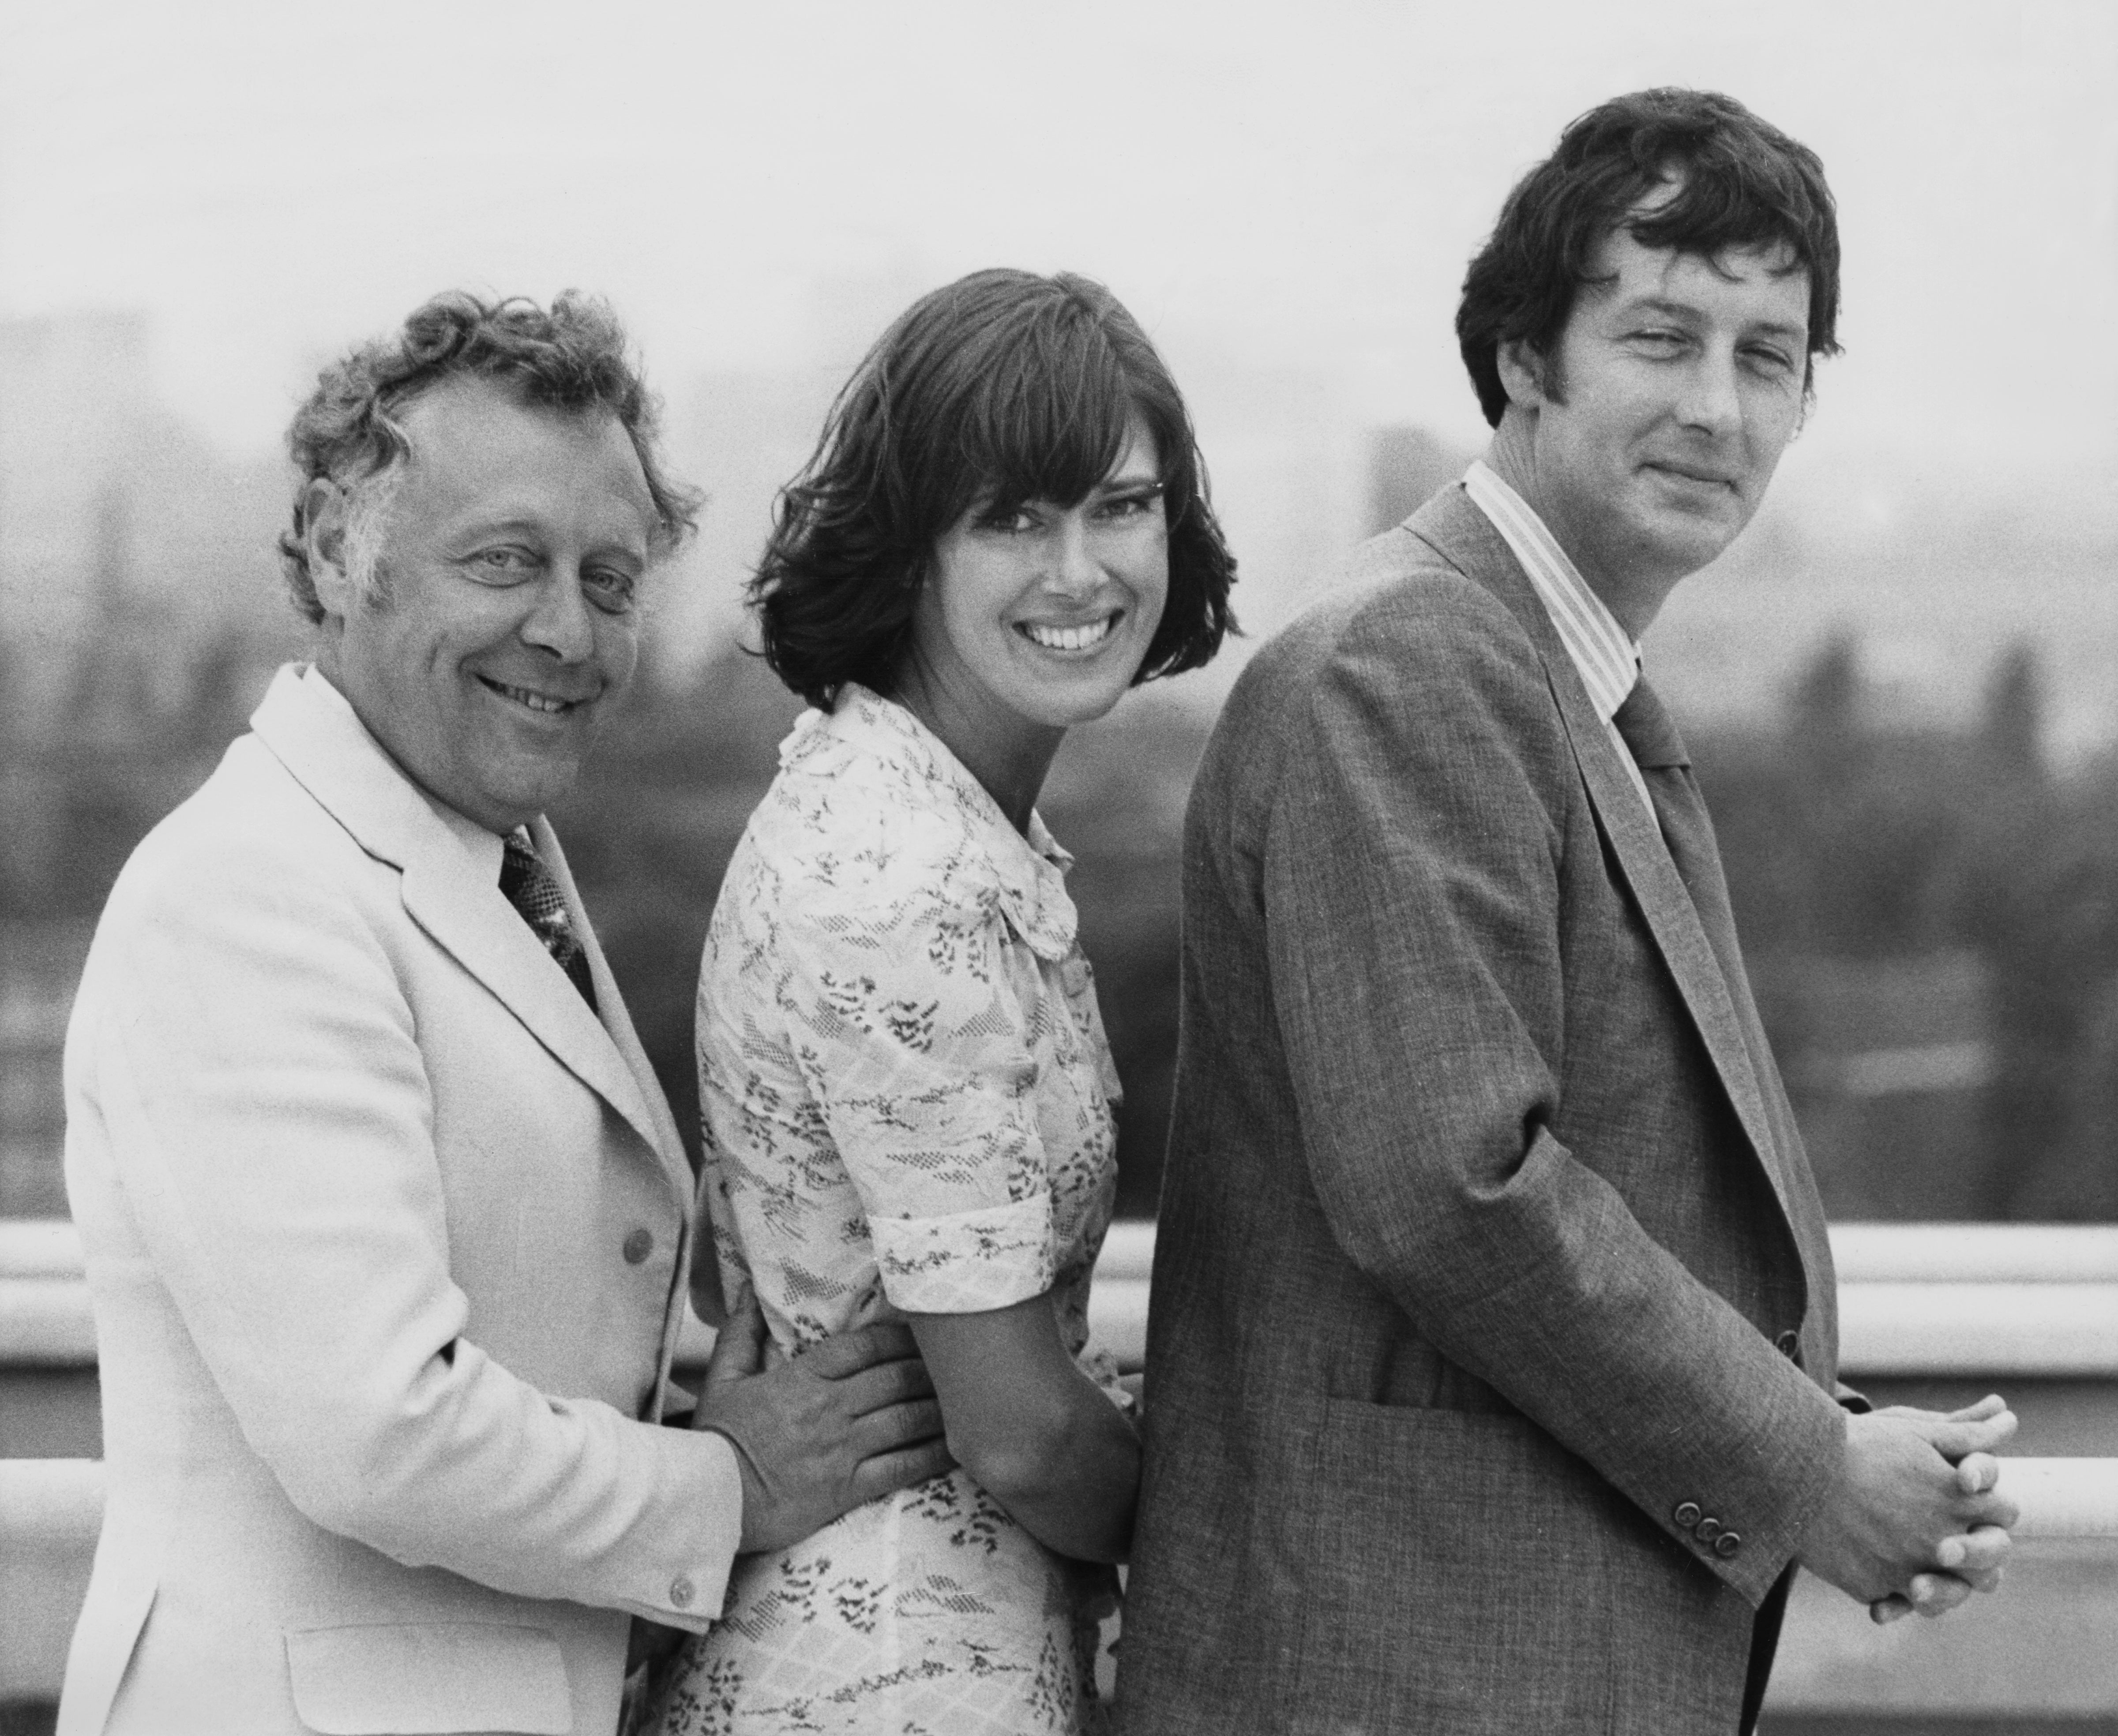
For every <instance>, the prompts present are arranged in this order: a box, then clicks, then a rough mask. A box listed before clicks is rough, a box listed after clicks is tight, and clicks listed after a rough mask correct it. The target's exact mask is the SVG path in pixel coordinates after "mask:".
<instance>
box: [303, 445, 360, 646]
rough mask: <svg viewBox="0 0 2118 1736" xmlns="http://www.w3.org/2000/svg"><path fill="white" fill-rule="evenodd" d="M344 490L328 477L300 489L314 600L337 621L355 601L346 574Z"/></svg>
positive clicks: (315, 479) (306, 550) (345, 614)
mask: <svg viewBox="0 0 2118 1736" xmlns="http://www.w3.org/2000/svg"><path fill="white" fill-rule="evenodd" d="M345 519H346V499H345V489H343V488H341V487H339V485H338V484H337V483H336V482H333V481H332V480H331V478H329V477H327V476H319V477H314V478H311V479H310V481H309V482H308V484H307V485H306V486H304V487H303V490H302V547H303V551H304V552H306V553H307V554H308V560H309V582H310V583H311V584H314V585H315V586H316V588H317V601H318V602H319V603H321V604H322V605H323V606H324V612H325V613H326V615H335V616H337V617H338V618H339V619H340V621H343V620H345V617H346V616H348V615H349V614H351V613H352V612H353V606H354V602H355V601H356V599H355V598H354V594H353V582H352V580H351V579H348V578H347V577H346V572H345Z"/></svg>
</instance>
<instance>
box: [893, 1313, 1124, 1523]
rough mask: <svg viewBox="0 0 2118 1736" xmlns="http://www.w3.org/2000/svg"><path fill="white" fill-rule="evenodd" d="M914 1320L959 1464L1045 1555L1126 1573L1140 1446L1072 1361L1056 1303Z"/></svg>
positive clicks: (1114, 1409) (918, 1316) (916, 1316)
mask: <svg viewBox="0 0 2118 1736" xmlns="http://www.w3.org/2000/svg"><path fill="white" fill-rule="evenodd" d="M909 1318H910V1321H911V1325H912V1336H913V1337H914V1338H915V1339H917V1340H918V1344H919V1354H920V1355H921V1356H923V1358H924V1359H925V1360H926V1363H927V1373H928V1374H930V1375H932V1377H933V1381H934V1391H935V1394H936V1397H938V1398H939V1399H940V1400H941V1421H942V1425H943V1427H944V1428H945V1429H946V1431H947V1434H948V1440H949V1451H950V1452H951V1453H952V1454H954V1455H955V1459H956V1461H957V1462H958V1463H959V1464H960V1465H961V1466H963V1467H964V1470H966V1471H969V1472H970V1474H971V1475H973V1476H974V1477H976V1478H977V1479H978V1481H979V1482H980V1483H981V1484H983V1485H984V1486H985V1488H986V1489H987V1491H988V1492H989V1493H990V1494H992V1497H993V1498H994V1499H995V1500H997V1501H998V1502H999V1503H1000V1504H1001V1506H1002V1507H1006V1509H1007V1510H1008V1512H1009V1513H1010V1514H1011V1515H1012V1516H1013V1517H1014V1518H1015V1521H1016V1522H1017V1523H1018V1524H1020V1526H1022V1527H1023V1529H1024V1530H1025V1531H1028V1532H1029V1534H1030V1535H1032V1536H1033V1537H1034V1538H1036V1539H1037V1540H1038V1542H1040V1543H1042V1544H1045V1545H1046V1546H1047V1548H1050V1549H1056V1550H1057V1551H1058V1552H1059V1554H1061V1555H1071V1556H1072V1557H1074V1558H1075V1559H1077V1560H1080V1561H1123V1560H1124V1559H1125V1558H1126V1551H1127V1550H1128V1549H1131V1546H1132V1517H1133V1503H1134V1502H1135V1499H1136V1498H1137V1497H1138V1495H1139V1493H1140V1437H1139V1436H1138V1434H1135V1432H1134V1429H1133V1425H1132V1424H1131V1421H1130V1420H1128V1419H1127V1418H1126V1415H1125V1413H1124V1412H1123V1411H1120V1410H1119V1409H1118V1407H1117V1406H1116V1405H1114V1404H1112V1402H1111V1401H1110V1400H1109V1399H1108V1398H1107V1397H1105V1396H1104V1395H1103V1390H1102V1389H1101V1388H1100V1387H1098V1386H1097V1385H1096V1383H1094V1381H1092V1380H1090V1379H1089V1377H1088V1376H1087V1375H1085V1374H1083V1373H1082V1372H1081V1370H1080V1369H1079V1368H1078V1367H1077V1366H1076V1365H1075V1361H1074V1359H1073V1358H1072V1357H1071V1356H1070V1355H1067V1354H1066V1346H1064V1345H1063V1344H1061V1342H1060V1340H1059V1323H1058V1321H1057V1318H1055V1316H1054V1315H1053V1314H1052V1298H1051V1295H1050V1294H1049V1293H1048V1292H1047V1293H1045V1294H1043V1295H1034V1296H1031V1297H1029V1298H1028V1299H1026V1300H1024V1301H1020V1302H1017V1303H1015V1304H1013V1305H1012V1306H1011V1307H1008V1308H997V1309H991V1310H990V1311H988V1312H987V1313H983V1314H913V1315H911V1316H909Z"/></svg>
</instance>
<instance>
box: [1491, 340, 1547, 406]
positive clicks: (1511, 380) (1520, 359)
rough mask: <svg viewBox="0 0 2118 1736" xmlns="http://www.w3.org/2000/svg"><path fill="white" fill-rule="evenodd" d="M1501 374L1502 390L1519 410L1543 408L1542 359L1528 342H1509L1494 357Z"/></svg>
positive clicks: (1501, 345) (1501, 346) (1500, 347)
mask: <svg viewBox="0 0 2118 1736" xmlns="http://www.w3.org/2000/svg"><path fill="white" fill-rule="evenodd" d="M1493 359H1494V361H1495V362H1496V363H1497V364H1498V366H1499V368H1500V373H1501V390H1503V391H1504V392H1505V393H1506V394H1507V395H1508V402H1509V403H1510V404H1513V405H1515V408H1516V409H1524V410H1534V409H1540V408H1542V405H1543V404H1544V402H1545V395H1544V358H1543V357H1542V356H1540V355H1539V354H1538V353H1537V352H1536V351H1535V350H1534V349H1532V348H1531V347H1530V343H1529V339H1527V338H1510V339H1508V340H1507V341H1506V342H1505V343H1504V344H1500V345H1499V346H1498V347H1497V348H1496V349H1495V350H1494V353H1493Z"/></svg>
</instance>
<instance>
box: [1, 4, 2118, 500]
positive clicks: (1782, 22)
mask: <svg viewBox="0 0 2118 1736" xmlns="http://www.w3.org/2000/svg"><path fill="white" fill-rule="evenodd" d="M0 7H4V12H5V14H6V16H7V20H8V21H7V24H6V25H5V35H4V38H0V316H16V315H22V314H29V313H35V312H46V311H51V310H57V309H64V308H71V307H81V306H95V307H141V308H145V309H147V310H149V311H150V312H151V313H152V315H153V316H155V321H156V330H157V333H158V336H159V339H160V350H159V366H160V374H161V381H160V383H161V385H162V386H163V388H164V390H165V391H166V392H167V393H168V394H169V395H170V396H171V397H172V398H173V399H175V400H176V401H177V402H178V404H180V406H182V407H183V409H185V410H186V411H187V413H189V414H191V415H192V417H193V418H195V419H196V420H197V422H200V423H201V425H202V426H203V427H206V428H207V429H208V430H209V431H210V432H212V433H213V434H214V435H215V436H217V437H218V438H220V439H221V440H222V441H224V442H227V443H229V444H230V445H231V446H238V447H254V446H262V445H264V444H266V443H268V442H270V441H272V440H273V439H275V437H276V435H277V432H278V430H279V428H280V426H281V425H282V423H283V422H284V420H285V418H286V414H287V413H288V409H289V406H290V404H291V403H292V402H293V400H294V398H295V397H296V396H297V395H298V392H299V390H300V389H301V388H302V386H303V382H304V371H305V370H312V369H313V367H314V365H315V363H316V362H317V360H318V359H319V358H321V356H323V355H324V354H326V353H328V352H330V351H331V350H333V349H336V348H338V347H339V346H340V345H341V344H343V343H344V342H345V340H346V339H349V338H351V337H353V336H355V335H361V334H364V333H367V332H368V331H371V330H376V329H378V328H380V327H382V326H384V325H387V324H389V323H391V321H394V320H395V318H397V317H398V316H401V315H402V313H403V312H405V310H406V309H407V308H408V307H409V306H411V305H412V304H413V303H414V302H416V301H418V300H419V299H420V298H422V297H423V296H424V295H425V294H426V293H428V292H429V291H431V290H432V289H436V288H438V287H441V286H443V285H448V284H468V285H472V286H484V287H488V288H492V289H503V290H509V291H516V290H520V291H526V292H529V293H534V294H537V295H539V296H546V295H548V294H550V293H552V292H553V290H555V289H558V288H560V287H562V286H563V285H566V284H582V285H585V286H590V287H594V288H598V289H602V290H603V291H604V292H605V293H608V295H609V296H610V297H611V298H613V300H614V301H615V302H617V304H618V307H619V308H620V310H621V312H624V313H625V314H626V315H627V316H628V317H629V319H630V321H631V323H632V325H633V326H634V329H635V330H636V334H637V335H638V336H639V337H640V339H641V340H642V342H643V344H644V345H645V348H646V349H647V352H648V355H649V358H650V363H651V364H652V365H653V367H654V370H655V372H657V373H658V374H659V376H660V377H661V378H662V379H663V380H664V381H665V382H666V381H678V380H681V379H682V377H683V376H685V375H686V374H687V373H689V372H691V370H693V369H694V368H696V367H700V366H705V365H711V366H732V367H753V366H754V367H775V366H781V365H785V364H787V363H788V362H801V361H804V360H809V359H814V358H815V357H816V354H817V353H819V351H820V349H842V348H843V347H844V344H845V343H846V342H847V341H849V339H848V336H847V334H845V333H844V332H842V331H839V330H835V329H834V327H833V321H832V316H831V314H830V307H831V306H832V305H833V304H834V302H837V303H838V304H839V305H842V306H843V305H845V304H847V302H848V301H849V295H848V293H847V292H846V291H845V290H844V289H843V287H842V288H841V289H839V290H837V291H834V290H832V289H830V288H829V286H830V285H832V284H839V285H841V286H843V285H844V284H848V283H852V284H855V285H859V284H867V285H868V286H869V287H868V289H867V291H865V292H857V293H853V294H852V295H851V297H850V302H851V304H852V305H853V306H855V307H862V308H865V307H867V305H868V304H869V303H870V302H878V300H879V301H880V302H882V303H887V302H891V301H896V300H902V299H903V298H905V297H906V296H909V293H911V292H912V291H913V290H916V289H919V288H923V287H925V286H927V285H928V284H932V283H934V282H937V281H940V280H942V279H946V278H947V277H950V276H952V275H955V274H957V273H959V272H960V271H963V270H969V269H971V268H973V267H975V266H978V265H990V264H998V263H1010V264H1018V265H1029V266H1031V267H1034V268H1042V269H1049V268H1054V267H1058V266H1067V267H1071V268H1073V269H1076V270H1084V271H1087V272H1089V273H1090V274H1092V275H1097V276H1099V277H1102V278H1103V279H1105V280H1107V281H1108V283H1110V284H1112V287H1113V288H1114V289H1117V291H1118V293H1119V294H1120V295H1121V297H1122V298H1124V299H1125V300H1126V302H1128V303H1130V304H1131V306H1132V307H1133V308H1134V309H1135V312H1138V313H1140V315H1141V316H1142V317H1143V318H1144V319H1145V321H1147V322H1148V323H1149V325H1150V327H1152V328H1154V329H1155V330H1159V331H1162V332H1163V333H1164V334H1167V335H1170V337H1171V338H1172V348H1173V349H1175V348H1181V347H1186V346H1188V347H1190V348H1191V349H1201V348H1205V347H1210V348H1213V349H1221V350H1225V351H1227V352H1228V353H1234V354H1237V355H1242V356H1246V357H1255V358H1257V359H1259V360H1260V361H1264V362H1274V363H1290V362H1291V363H1294V364H1296V365H1298V366H1301V367H1306V368H1310V369H1313V370H1316V371H1320V372H1324V373H1326V374H1328V375H1329V376H1330V377H1331V378H1332V379H1333V380H1334V381H1337V382H1339V385H1340V386H1341V387H1342V389H1343V390H1344V391H1345V392H1346V393H1347V394H1348V396H1349V398H1350V399H1352V400H1353V401H1354V402H1355V403H1357V405H1358V406H1359V408H1360V409H1362V413H1367V414H1371V415H1373V416H1374V417H1376V418H1377V419H1384V418H1391V419H1415V420H1421V421H1425V422H1429V423H1431V424H1432V425H1435V426H1437V427H1441V429H1443V430H1444V431H1445V432H1450V433H1454V434H1456V435H1458V436H1463V437H1466V438H1468V437H1469V436H1472V435H1473V434H1474V433H1476V432H1478V429H1479V424H1478V422H1477V418H1476V410H1475V406H1474V405H1473V401H1472V399H1471V397H1470V395H1469V393H1468V389H1467V388H1466V386H1464V382H1463V379H1462V376H1461V372H1460V370H1459V364H1458V362H1457V361H1456V358H1455V356H1454V349H1453V345H1452V344H1451V341H1450V316H1451V313H1452V311H1453V306H1454V293H1455V289H1456V286H1457V284H1458V283H1459V279H1460V276H1461V273H1462V270H1463V266H1464V261H1465V259H1466V257H1467V256H1468V253H1469V252H1470V251H1471V250H1472V249H1473V247H1475V245H1476V244H1477V242H1478V240H1479V239H1480V238H1481V236H1482V233H1483V232H1484V230H1485V229H1486V228H1487V225H1488V224H1490V223H1491V219H1492V216H1493V215H1494V212H1495V210H1496V208H1497V206H1498V204H1499V202H1500V200H1501V196H1502V195H1503V194H1504V193H1505V191H1506V189H1507V187H1508V186H1509V185H1510V182H1512V181H1513V180H1514V178H1515V177H1516V176H1517V175H1518V174H1519V173H1520V172H1521V171H1522V170H1523V169H1524V168H1525V167H1526V166H1527V165H1528V164H1529V163H1530V162H1531V161H1532V160H1533V159H1535V158H1537V157H1538V156H1539V155H1542V154H1543V153H1544V152H1545V151H1547V150H1548V149H1549V148H1550V146H1551V144H1552V140H1553V138H1554V136H1555V135H1556V132H1557V131H1558V129H1559V128H1560V127H1561V125H1563V124H1564V122H1565V121H1566V120H1567V119H1568V118H1570V117H1571V116H1573V115H1574V114H1575V113H1578V112H1579V111H1580V110H1581V109H1584V108H1585V107H1587V106H1589V104H1593V102H1595V101H1596V100H1598V99H1600V98H1602V97H1604V96H1607V95H1611V94H1612V93H1614V92H1616V91H1619V90H1626V89H1631V88H1637V87H1639V86H1641V85H1648V84H1654V83H1685V84H1693V85H1711V86H1718V87H1719V88H1722V89H1725V90H1729V91H1731V92H1732V93H1733V94H1735V95H1737V96H1739V97H1741V99H1743V100H1744V101H1746V102H1747V103H1748V104H1750V105H1751V106H1752V107H1753V108H1755V109H1757V110H1758V111H1759V112H1760V113H1762V114H1763V115H1764V116H1765V117H1766V118H1769V119H1770V120H1772V121H1773V122H1776V123H1778V125H1780V126H1782V127H1785V128H1786V129H1787V130H1788V131H1789V132H1792V133H1794V134H1795V135H1796V136H1798V137H1800V138H1801V139H1803V140H1805V141H1807V142H1809V143H1810V144H1811V145H1814V146H1815V148H1816V149H1817V150H1819V151H1820V153H1821V154H1822V155H1823V157H1824V161H1825V164H1826V167H1827V169H1828V170H1829V174H1830V177H1831V180H1832V183H1833V186H1834V188H1835V189H1836V191H1837V193H1838V198H1839V201H1840V205H1841V210H1842V214H1843V231H1844V237H1845V243H1846V313H1845V318H1844V321H1843V328H1842V335H1843V339H1844V340H1845V342H1846V344H1847V350H1848V353H1847V356H1846V357H1845V358H1843V361H1841V362H1838V364H1836V365H1835V366H1834V367H1832V368H1831V369H1830V370H1829V372H1827V374H1826V376H1825V377H1824V381H1823V395H1822V399H1821V401H1820V411H1819V413H1818V415H1817V417H1816V418H1815V422H1814V424H1813V425H1812V427H1811V428H1810V431H1809V432H1808V434H1807V436H1806V441H1805V444H1806V445H1807V446H1810V448H1812V449H1813V450H1812V451H1811V454H1810V462H1811V463H1812V464H1815V463H1817V462H1820V461H1824V460H1829V459H1833V458H1834V455H1840V454H1843V453H1875V452H1889V453H1894V454H1897V455H1899V457H1900V458H1901V459H1909V460H1910V461H1912V462H1914V463H1917V464H1927V463H1930V462H1931V463H1932V464H1937V465H1940V466H1941V467H1943V468H1945V469H1946V468H1948V467H1949V466H1953V465H1956V464H1971V465H1976V466H1977V467H1979V468H1981V469H1994V468H1996V467H1997V468H1998V469H2002V470H2005V471H2007V472H2009V473H2028V472H2030V471H2032V469H2043V470H2056V471H2057V472H2059V473H2064V474H2066V475H2068V476H2070V477H2074V478H2083V477H2093V478H2097V479H2098V480H2099V481H2100V480H2101V479H2102V478H2105V477H2106V476H2107V474H2108V473H2109V472H2110V470H2111V468H2112V466H2113V463H2114V459H2118V410H2115V409H2114V404H2118V342H2114V321H2118V5H2113V4H2112V3H2111V0H1960V3H1952V0H1779V3H1775V4H1773V5H1769V6H1768V5H1763V4H1758V3H1746V4H1740V5H1722V4H1715V3H1707V0H1690V3H1685V4H1674V5H1672V4H1654V3H1648V0H1614V3H1610V4H1596V3H1592V0H1533V3H1517V4H1513V5H1509V6H1505V7H1500V6H1491V5H1486V4H1478V5H1468V4H1467V5H1461V6H1456V7H1444V6H1438V5H1428V4H1408V3H1404V0H1387V3H1362V0H1337V3H1334V0H1301V3H1298V4H1270V5H1269V4H1246V3H1244V0H1217V3H1201V4H1187V3H1177V0H1168V3H1157V0H1131V3H1122V4H1111V5H1104V4H1097V3H1084V0H1074V3H1070V4H1066V5H1052V4H1042V5H1038V6H1034V7H1033V6H1016V5H1009V4H1004V3H996V0H986V3H963V4H957V3H951V0H890V3H887V4H876V3H861V0H849V3H844V4H788V3H781V4H758V5H754V6H750V5H746V6H733V5H726V4H714V3H711V0H708V3H704V4H701V3H696V0H694V3H686V4H677V3H669V4H665V5H662V6H644V5H622V4H612V3H609V0H605V3H603V4H600V5H599V6H596V7H589V6H585V5H582V4H580V3H577V0H576V3H570V4H566V5H556V4H549V3H547V0H510V3H507V4H505V5H483V4H479V5H469V4H465V5H452V4H449V3H446V0H416V3H400V0H362V3H358V4H354V5H345V6H334V7H292V6H288V5H286V4H284V3H281V0H270V3H268V0H219V3H214V4H195V5H187V6H182V7H177V6H170V5H167V4H164V3H160V0H152V3H150V0H125V3H114V4H95V3H92V0H84V3H78V4H67V5H60V4H57V3H49V0H47V3H43V4H39V5H36V6H35V7H31V6H30V5H27V4H25V3H24V0H0ZM864 297H865V299H864ZM863 317H864V315H863ZM859 335H861V336H863V337H864V336H866V335H867V333H866V332H865V331H862V333H861V334H859ZM1180 339H1181V340H1182V342H1181V345H1180V344H1179V342H1178V340H1180ZM1209 457H1210V454H1209Z"/></svg>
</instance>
